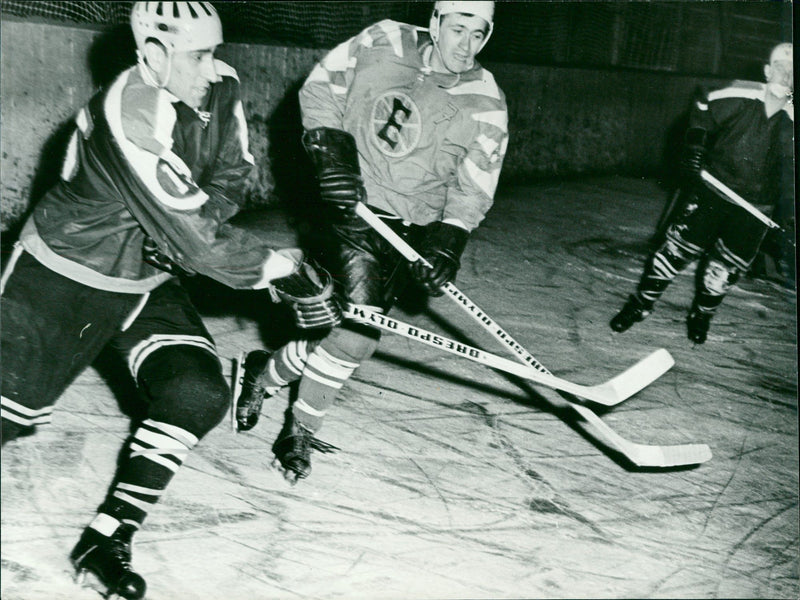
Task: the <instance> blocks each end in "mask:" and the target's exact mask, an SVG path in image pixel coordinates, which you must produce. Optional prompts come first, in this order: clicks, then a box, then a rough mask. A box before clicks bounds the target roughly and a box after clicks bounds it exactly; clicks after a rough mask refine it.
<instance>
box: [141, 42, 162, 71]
mask: <svg viewBox="0 0 800 600" xmlns="http://www.w3.org/2000/svg"><path fill="white" fill-rule="evenodd" d="M144 58H145V61H146V64H147V66H148V67H150V68H151V69H153V70H154V71H156V72H157V73H161V72H162V71H163V70H164V68H165V66H166V64H167V52H166V49H165V48H164V46H162V45H161V44H159V43H158V42H157V41H155V40H153V41H150V40H148V41H147V42H146V43H145V45H144Z"/></svg>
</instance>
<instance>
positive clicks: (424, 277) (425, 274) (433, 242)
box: [411, 221, 469, 296]
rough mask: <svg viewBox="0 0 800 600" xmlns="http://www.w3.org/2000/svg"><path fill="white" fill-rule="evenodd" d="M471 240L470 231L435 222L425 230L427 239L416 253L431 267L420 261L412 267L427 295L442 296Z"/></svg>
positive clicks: (414, 275) (454, 276)
mask: <svg viewBox="0 0 800 600" xmlns="http://www.w3.org/2000/svg"><path fill="white" fill-rule="evenodd" d="M468 238H469V232H468V231H467V230H466V229H462V228H461V227H458V226H456V225H450V224H448V223H442V222H440V221H436V222H434V223H431V224H430V225H427V226H426V227H425V238H424V240H423V241H422V245H421V246H420V247H419V248H418V249H417V252H419V254H420V255H421V256H422V257H423V258H424V259H425V260H426V261H428V262H429V263H430V265H431V266H430V267H428V266H426V265H425V264H423V262H422V261H421V260H418V261H417V262H415V263H414V264H412V265H411V275H412V277H414V279H416V280H417V282H419V283H420V285H422V287H423V288H424V289H425V291H426V292H427V293H428V294H430V295H431V296H441V295H442V294H444V292H443V291H442V290H441V287H442V286H443V285H444V284H446V283H449V282H451V281H453V280H454V279H455V278H456V273H458V269H459V268H460V267H461V255H462V254H463V252H464V248H465V247H466V245H467V239H468Z"/></svg>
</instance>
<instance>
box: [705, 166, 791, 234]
mask: <svg viewBox="0 0 800 600" xmlns="http://www.w3.org/2000/svg"><path fill="white" fill-rule="evenodd" d="M700 177H701V178H702V179H703V181H706V182H707V183H709V184H710V185H711V186H712V187H713V188H715V189H716V190H717V191H719V192H722V194H724V195H725V197H726V198H728V200H730V201H731V202H733V203H734V204H738V205H739V206H741V207H742V208H743V209H745V210H746V211H747V212H749V213H750V214H751V215H753V216H754V217H755V218H756V219H758V220H759V221H761V222H762V223H764V225H766V226H767V227H771V228H773V229H780V228H781V227H780V225H778V224H777V223H776V222H775V221H773V220H772V219H770V218H769V217H768V216H767V215H765V214H764V213H762V212H761V211H760V210H758V209H757V208H756V207H755V206H753V205H752V204H750V203H749V202H748V201H747V200H745V199H744V198H742V197H741V196H740V195H739V194H737V193H736V192H734V191H733V190H732V189H731V188H729V187H728V186H727V185H725V184H724V183H722V182H721V181H720V180H719V179H717V178H716V177H714V176H713V175H712V174H711V173H709V172H708V171H706V170H702V171H700Z"/></svg>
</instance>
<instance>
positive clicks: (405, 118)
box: [371, 91, 422, 158]
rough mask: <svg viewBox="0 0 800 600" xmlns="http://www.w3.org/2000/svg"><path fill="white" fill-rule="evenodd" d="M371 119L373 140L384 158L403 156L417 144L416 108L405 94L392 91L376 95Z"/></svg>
mask: <svg viewBox="0 0 800 600" xmlns="http://www.w3.org/2000/svg"><path fill="white" fill-rule="evenodd" d="M371 118H372V135H373V137H374V140H373V141H374V142H375V145H376V146H377V147H378V149H380V151H381V152H383V153H384V154H385V155H387V156H391V157H393V158H399V157H402V156H406V155H407V154H409V153H411V152H412V151H413V150H414V149H415V148H416V147H417V144H419V138H420V136H421V135H422V123H421V121H420V112H419V108H417V105H416V104H415V103H414V101H413V100H412V99H411V98H410V97H409V96H407V95H406V94H404V93H402V92H396V91H393V92H386V93H384V94H382V95H381V96H379V97H378V98H377V99H376V100H375V103H374V104H373V105H372V117H371Z"/></svg>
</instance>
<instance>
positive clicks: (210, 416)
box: [2, 2, 340, 600]
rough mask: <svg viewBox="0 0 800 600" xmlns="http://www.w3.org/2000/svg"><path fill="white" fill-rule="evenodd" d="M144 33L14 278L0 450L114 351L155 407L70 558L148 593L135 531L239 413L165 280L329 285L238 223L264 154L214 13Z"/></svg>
mask: <svg viewBox="0 0 800 600" xmlns="http://www.w3.org/2000/svg"><path fill="white" fill-rule="evenodd" d="M131 25H132V29H133V33H134V38H135V40H136V44H137V50H138V55H139V62H138V64H137V65H135V66H133V67H131V68H130V69H128V70H126V71H124V72H123V73H122V74H121V75H119V77H117V78H116V79H115V81H114V82H113V83H112V84H111V85H110V86H108V88H107V89H104V90H101V91H100V92H98V93H97V95H95V96H94V97H93V98H92V99H91V100H90V101H89V103H88V105H87V106H86V107H85V108H83V109H82V110H81V111H80V112H79V113H78V115H77V116H76V118H75V130H74V133H73V135H72V137H71V139H70V142H69V145H68V149H67V153H66V159H65V162H64V166H63V169H62V173H61V177H62V178H61V181H60V182H59V183H58V184H57V185H56V186H55V187H53V188H52V189H51V190H50V191H49V192H48V193H47V194H46V195H45V197H44V198H43V199H42V200H41V202H39V203H38V204H37V206H36V207H35V210H34V212H33V214H32V216H31V217H30V218H29V219H28V221H27V222H26V224H25V226H24V229H23V231H22V233H21V235H20V241H19V243H18V244H17V246H16V248H15V251H14V253H13V256H12V257H11V259H10V260H9V264H8V265H7V267H6V269H5V272H4V273H3V278H2V287H3V292H2V293H3V297H2V324H3V325H2V356H3V388H2V442H3V444H7V443H8V442H10V441H12V440H14V439H15V438H18V437H20V436H21V435H24V434H27V433H31V432H33V431H34V430H35V429H36V428H37V427H38V426H41V425H43V424H45V423H48V422H49V421H50V420H51V416H52V413H53V404H54V403H55V401H56V400H57V399H58V397H59V396H60V395H61V393H62V392H63V391H64V390H65V389H66V387H67V386H68V385H69V383H70V382H71V381H72V380H73V379H74V378H75V377H76V376H77V375H78V374H79V373H80V372H81V371H83V370H84V369H85V368H86V367H87V366H89V365H90V364H91V363H92V362H93V361H94V360H95V358H96V357H97V356H98V354H99V353H100V351H101V350H102V349H103V348H105V347H109V348H110V349H112V350H114V351H116V352H117V353H118V354H119V355H120V356H121V358H122V359H123V360H124V361H125V362H126V363H127V366H128V368H129V370H130V373H131V375H132V377H133V379H134V381H135V382H136V384H137V385H138V388H139V390H140V392H141V395H142V396H143V397H145V398H146V401H147V416H146V419H145V420H144V421H143V422H142V423H140V424H138V426H137V428H136V429H135V431H134V433H133V435H132V436H131V439H130V440H129V442H128V443H127V445H126V447H125V449H124V450H123V453H122V454H121V456H120V462H119V470H118V473H117V478H116V479H115V481H114V483H113V484H112V486H111V489H110V491H109V494H108V496H107V498H106V500H105V501H104V503H103V504H102V506H101V507H100V509H99V511H98V514H97V515H96V517H95V518H94V520H93V521H92V522H91V523H90V524H89V526H88V527H87V528H86V529H85V531H84V533H83V535H82V536H81V538H80V540H79V541H78V544H77V545H76V546H75V548H74V550H73V551H72V555H71V559H72V562H73V564H74V566H75V569H76V571H77V572H78V573H79V574H86V573H87V572H90V573H93V574H94V576H96V577H97V578H99V579H100V581H101V583H102V584H103V585H105V586H106V588H107V594H108V595H111V596H115V597H116V596H120V597H122V598H125V599H128V600H134V599H139V598H142V597H143V596H144V594H145V589H146V585H145V582H144V579H143V578H142V577H141V576H140V575H139V574H137V573H136V572H135V571H134V570H133V568H132V566H131V540H132V537H133V534H134V532H135V531H136V530H137V529H138V528H139V527H140V526H141V525H142V523H143V521H144V520H145V517H146V516H147V514H148V511H150V509H151V508H152V507H153V505H154V504H155V503H157V502H158V500H159V498H160V497H161V496H162V494H163V493H164V491H165V489H166V488H167V485H168V484H169V482H170V480H171V479H172V477H173V476H174V475H175V473H176V472H177V471H178V470H179V468H180V467H181V465H182V463H183V462H184V460H185V459H186V457H187V455H188V454H189V452H190V451H191V450H192V448H193V447H194V446H195V445H196V444H197V443H198V442H199V441H200V440H201V439H202V438H203V437H204V436H205V435H206V434H207V433H208V432H209V431H210V430H211V429H212V428H214V427H215V426H216V425H217V424H218V423H219V422H220V421H221V420H222V418H223V417H224V415H225V414H226V411H227V409H228V406H229V404H230V387H229V385H228V382H227V381H226V379H225V377H224V376H223V373H222V367H221V364H220V360H219V358H218V357H217V352H216V348H215V345H214V341H213V339H212V337H211V336H210V335H209V333H208V331H207V330H206V328H205V327H204V325H203V323H202V321H201V319H200V317H199V315H198V314H197V311H196V309H195V307H194V306H193V305H192V303H191V302H190V300H189V298H188V296H187V293H186V292H185V290H184V289H183V287H182V286H181V283H180V279H179V278H176V277H175V276H174V275H173V273H172V272H170V271H171V270H175V269H182V270H184V271H187V272H194V273H202V274H204V275H206V276H208V277H211V278H214V279H216V280H217V281H219V282H221V283H224V284H226V285H228V286H230V287H234V288H238V289H254V290H255V289H270V290H272V291H273V292H274V293H275V294H276V295H277V296H278V297H279V298H291V297H292V296H293V295H298V293H299V295H300V296H302V292H303V288H304V286H305V287H306V288H308V289H311V290H313V289H315V287H320V288H324V287H325V286H324V285H319V286H318V284H321V283H322V282H323V279H321V278H320V277H317V274H316V272H314V271H313V269H311V267H310V266H309V265H308V263H304V262H303V258H302V253H301V252H300V251H299V250H297V249H283V250H273V249H272V244H271V243H270V240H269V239H267V237H266V236H265V235H262V234H260V232H258V231H245V230H243V229H239V228H236V227H234V226H232V225H231V224H229V223H228V222H227V220H228V219H229V218H230V217H231V216H233V215H234V214H235V213H237V212H238V211H239V210H240V207H241V205H242V204H243V202H244V197H243V191H244V187H245V182H246V178H247V176H248V174H250V172H251V169H252V168H253V157H252V156H251V154H250V152H249V151H248V135H247V126H246V123H245V118H244V112H243V110H242V103H241V100H240V96H239V82H238V79H237V76H236V72H235V71H234V70H233V69H232V68H231V67H229V66H228V65H226V64H224V63H222V62H221V61H218V60H216V59H215V58H214V51H215V49H216V47H217V46H218V45H219V44H220V43H222V41H223V40H222V26H221V23H220V20H219V17H218V15H217V13H216V11H215V10H214V8H213V7H212V6H211V4H209V3H208V2H149V3H148V2H140V3H136V4H135V5H134V6H133V8H132V12H131ZM328 287H332V286H330V285H329V286H328ZM286 292H288V293H286ZM320 295H321V296H324V294H320ZM267 299H268V297H267V296H266V295H265V300H267ZM308 306H309V305H308V304H305V305H304V307H305V308H303V309H302V310H307V308H308ZM320 306H321V307H322V308H323V309H324V308H326V307H327V305H326V304H325V301H324V300H321V301H320ZM333 306H334V308H338V306H337V305H333ZM312 308H313V305H312ZM302 310H301V311H300V312H301V313H302ZM324 312H325V311H324V310H323V311H321V312H320V314H322V313H324ZM339 314H340V313H339ZM301 316H302V314H301ZM316 316H318V315H316ZM328 316H330V317H331V318H330V319H329V320H328V321H327V322H326V321H325V320H324V319H323V320H321V321H320V323H321V324H323V325H324V324H326V323H327V325H328V326H330V325H332V324H334V323H336V322H337V321H338V319H337V318H336V317H337V315H336V310H333V309H332V310H331V311H330V314H329V315H328ZM34 441H35V440H30V443H33V442H34ZM26 443H27V441H26Z"/></svg>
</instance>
